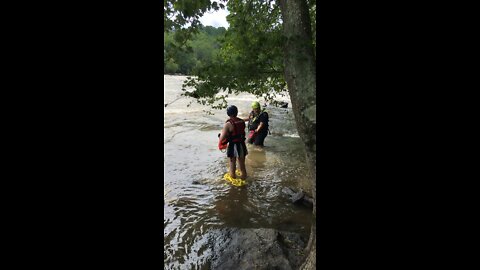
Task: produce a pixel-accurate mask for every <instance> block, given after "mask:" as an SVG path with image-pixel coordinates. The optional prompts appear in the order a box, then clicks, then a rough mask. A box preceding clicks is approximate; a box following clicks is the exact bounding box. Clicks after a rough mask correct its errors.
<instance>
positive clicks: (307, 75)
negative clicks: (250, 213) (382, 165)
mask: <svg viewBox="0 0 480 270" xmlns="http://www.w3.org/2000/svg"><path fill="white" fill-rule="evenodd" d="M280 8H281V11H282V19H283V31H284V35H285V48H284V50H285V78H286V82H287V86H288V91H289V93H290V99H291V101H292V108H293V113H294V115H295V122H296V125H297V129H298V134H299V135H300V138H301V139H302V141H303V143H304V145H305V153H306V160H307V167H308V170H309V173H310V179H311V181H312V197H313V220H312V228H311V233H310V239H309V241H308V245H307V248H306V252H307V257H306V259H305V263H304V264H303V265H302V266H301V267H300V269H316V249H317V241H316V236H317V225H316V219H315V217H316V201H317V200H316V182H315V180H316V175H317V170H316V162H317V151H316V143H317V139H316V138H317V136H316V97H317V95H316V77H315V75H316V63H315V56H314V51H313V45H312V32H311V22H310V16H309V11H308V6H307V3H306V0H280Z"/></svg>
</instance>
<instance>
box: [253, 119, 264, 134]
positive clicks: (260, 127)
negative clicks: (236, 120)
mask: <svg viewBox="0 0 480 270" xmlns="http://www.w3.org/2000/svg"><path fill="white" fill-rule="evenodd" d="M263 126H264V123H263V122H260V124H259V125H258V127H257V129H255V132H256V133H258V132H260V130H262V128H263Z"/></svg>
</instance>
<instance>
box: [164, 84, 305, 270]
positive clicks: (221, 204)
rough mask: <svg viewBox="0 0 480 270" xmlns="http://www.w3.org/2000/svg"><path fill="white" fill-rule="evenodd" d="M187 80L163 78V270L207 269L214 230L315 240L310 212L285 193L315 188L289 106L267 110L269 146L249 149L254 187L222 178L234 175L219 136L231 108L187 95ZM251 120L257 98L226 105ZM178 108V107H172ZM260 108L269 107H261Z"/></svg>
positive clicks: (242, 98)
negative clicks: (270, 231) (259, 230)
mask: <svg viewBox="0 0 480 270" xmlns="http://www.w3.org/2000/svg"><path fill="white" fill-rule="evenodd" d="M185 78H186V77H184V76H170V75H164V104H169V105H167V107H165V113H164V122H163V123H164V147H165V148H164V149H165V150H164V151H165V152H164V168H165V169H164V176H165V177H164V179H165V182H164V214H163V224H164V225H163V227H164V255H163V258H164V269H208V260H209V258H210V256H212V254H211V252H210V243H211V242H209V238H208V235H209V232H211V231H213V230H216V229H219V228H225V227H235V228H273V229H277V230H283V231H289V232H297V233H300V234H302V235H303V236H304V237H305V238H307V239H308V235H309V232H310V225H311V218H312V213H311V210H309V209H306V208H304V207H301V206H296V205H293V204H292V203H291V202H289V201H288V198H287V197H286V196H285V195H284V193H283V192H282V191H281V190H282V189H283V188H285V187H291V188H295V189H298V188H303V189H306V190H309V188H310V186H309V181H308V177H307V174H306V164H305V156H304V152H303V149H302V147H301V141H300V138H299V137H298V134H297V132H296V128H295V123H294V119H293V112H292V109H291V107H290V102H289V100H288V96H287V97H283V98H279V99H278V100H283V101H287V102H289V108H286V109H285V108H277V107H273V106H268V104H267V107H266V108H267V110H268V113H269V117H270V131H271V135H269V136H267V138H266V139H265V147H264V148H263V149H262V148H258V147H255V146H252V145H247V147H248V152H249V154H248V155H247V158H246V168H247V172H248V178H247V180H246V181H247V185H246V186H242V187H235V186H232V185H231V184H229V183H228V182H226V181H225V180H223V175H224V174H225V173H226V172H227V171H228V160H227V157H226V154H225V153H222V152H220V151H219V150H218V148H217V145H218V137H217V134H218V133H219V132H220V131H221V129H222V127H223V124H224V122H225V121H226V120H227V118H228V117H227V115H226V111H225V110H212V111H211V112H213V114H207V113H205V112H204V110H210V109H209V108H207V107H205V106H202V105H200V104H197V103H196V102H194V103H192V104H191V105H190V106H189V107H187V105H188V104H189V103H190V102H191V101H192V100H193V99H192V98H188V97H182V98H179V97H180V94H181V85H182V82H183V80H184V79H185ZM227 100H228V104H229V105H231V104H233V105H236V106H237V107H238V109H239V117H242V118H243V117H244V118H246V117H247V116H248V113H249V111H250V106H249V105H250V103H251V102H252V101H253V100H257V99H256V98H255V97H254V96H253V95H250V94H241V95H238V96H232V97H230V98H228V99H227ZM171 102H172V103H171ZM261 104H264V103H263V102H261Z"/></svg>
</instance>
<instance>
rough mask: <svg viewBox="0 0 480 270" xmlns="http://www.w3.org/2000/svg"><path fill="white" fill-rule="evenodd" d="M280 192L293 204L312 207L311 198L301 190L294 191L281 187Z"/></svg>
mask: <svg viewBox="0 0 480 270" xmlns="http://www.w3.org/2000/svg"><path fill="white" fill-rule="evenodd" d="M282 192H283V193H284V194H286V195H287V197H288V199H289V200H290V201H291V202H292V203H294V204H302V205H305V206H307V207H310V208H313V198H312V197H310V196H309V195H307V194H306V193H305V192H303V191H302V190H300V191H295V190H293V189H291V188H289V187H285V188H283V189H282Z"/></svg>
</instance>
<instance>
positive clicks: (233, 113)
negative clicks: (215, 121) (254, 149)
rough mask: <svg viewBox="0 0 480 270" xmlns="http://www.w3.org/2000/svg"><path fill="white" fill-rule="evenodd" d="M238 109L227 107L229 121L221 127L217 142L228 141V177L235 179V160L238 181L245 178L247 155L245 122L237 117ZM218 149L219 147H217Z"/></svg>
mask: <svg viewBox="0 0 480 270" xmlns="http://www.w3.org/2000/svg"><path fill="white" fill-rule="evenodd" d="M237 114H238V109H237V107H236V106H234V105H232V106H228V108H227V115H228V116H229V119H228V120H227V121H226V122H225V125H224V126H223V129H222V133H221V134H220V137H219V142H220V143H222V142H225V141H228V146H227V157H229V158H230V169H229V173H230V177H231V178H236V176H235V171H236V165H237V158H238V163H239V167H240V171H241V173H242V175H241V176H240V179H242V180H245V179H246V178H247V170H246V168H245V157H246V156H247V154H248V151H247V146H246V145H245V121H244V120H243V119H241V118H238V117H237ZM219 148H220V145H219Z"/></svg>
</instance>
